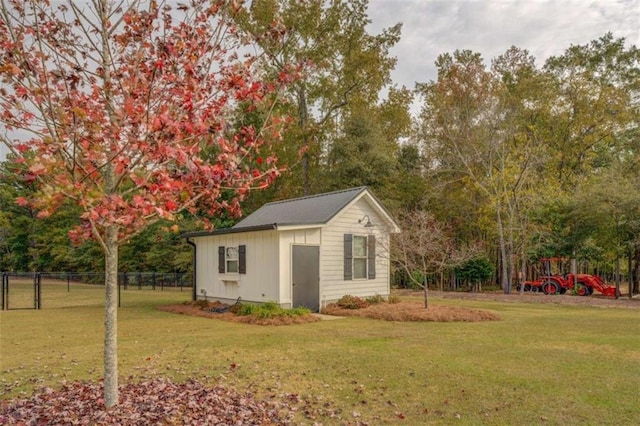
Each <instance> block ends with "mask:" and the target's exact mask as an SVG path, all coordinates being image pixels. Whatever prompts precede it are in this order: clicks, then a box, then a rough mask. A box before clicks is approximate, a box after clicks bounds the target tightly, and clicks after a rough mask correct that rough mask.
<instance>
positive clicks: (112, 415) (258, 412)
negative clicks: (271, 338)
mask: <svg viewBox="0 0 640 426" xmlns="http://www.w3.org/2000/svg"><path fill="white" fill-rule="evenodd" d="M119 392H120V393H119V396H120V399H119V404H118V405H117V406H115V407H113V408H111V409H109V410H106V409H105V407H104V403H103V399H102V397H103V385H102V383H85V382H74V383H69V384H66V385H64V386H63V387H62V388H61V389H59V390H54V389H51V388H42V389H40V390H39V391H37V392H36V393H34V395H33V396H32V397H31V398H28V399H17V400H13V401H3V402H2V404H1V405H0V424H19V425H27V424H33V425H36V424H37V425H54V424H92V425H107V424H120V425H138V424H171V425H194V424H198V425H201V424H215V425H284V424H290V423H291V418H292V415H293V412H294V411H295V407H292V406H290V405H289V402H291V401H293V402H295V399H294V400H292V399H291V398H286V397H283V398H278V399H277V400H276V399H272V400H266V401H258V400H256V399H255V398H254V397H253V395H252V394H250V393H244V394H242V393H238V392H236V391H235V390H232V389H227V388H225V387H222V386H215V387H210V386H206V385H204V384H202V383H199V382H197V381H195V380H190V381H188V382H186V383H182V384H176V383H172V382H171V381H168V380H166V379H161V378H159V379H154V380H151V381H147V382H142V383H130V384H125V385H122V386H120V387H119Z"/></svg>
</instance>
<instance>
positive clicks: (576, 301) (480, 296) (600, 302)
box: [393, 290, 640, 309]
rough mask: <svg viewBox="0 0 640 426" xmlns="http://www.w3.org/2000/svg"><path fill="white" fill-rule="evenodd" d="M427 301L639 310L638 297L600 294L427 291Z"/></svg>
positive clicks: (409, 293)
mask: <svg viewBox="0 0 640 426" xmlns="http://www.w3.org/2000/svg"><path fill="white" fill-rule="evenodd" d="M393 294H395V295H397V296H401V297H406V296H411V297H420V298H422V297H423V293H422V291H413V290H394V292H393ZM429 299H430V300H437V299H467V300H489V301H494V302H505V303H547V304H555V305H576V306H594V307H601V308H630V309H640V296H634V297H633V298H631V299H629V297H628V295H623V296H622V297H620V298H618V299H615V298H613V297H605V296H602V295H600V294H594V295H591V296H574V295H571V294H564V295H559V294H556V295H553V296H547V295H545V294H542V293H536V294H533V293H523V294H520V293H518V292H514V293H511V294H504V293H502V292H488V293H470V292H454V291H451V292H447V291H429Z"/></svg>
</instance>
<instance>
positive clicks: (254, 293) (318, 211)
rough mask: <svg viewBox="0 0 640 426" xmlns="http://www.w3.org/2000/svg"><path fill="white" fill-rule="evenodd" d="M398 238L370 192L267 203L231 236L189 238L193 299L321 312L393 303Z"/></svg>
mask: <svg viewBox="0 0 640 426" xmlns="http://www.w3.org/2000/svg"><path fill="white" fill-rule="evenodd" d="M399 231H400V229H399V227H398V225H397V223H396V222H395V221H394V220H393V218H392V217H391V215H389V213H388V212H387V211H386V210H385V208H384V207H383V206H382V204H380V202H379V201H378V200H377V199H376V197H375V196H374V195H373V194H372V193H371V191H369V189H368V188H367V187H358V188H352V189H347V190H343V191H335V192H330V193H326V194H319V195H313V196H308V197H302V198H295V199H291V200H284V201H277V202H273V203H268V204H265V205H264V206H262V207H261V208H259V209H258V210H256V211H255V212H254V213H253V214H251V215H249V216H247V217H246V218H245V219H243V220H242V221H241V222H239V223H238V224H236V225H235V226H233V227H232V228H227V229H218V230H215V231H211V232H191V233H187V234H184V237H186V238H187V241H188V242H189V243H190V244H191V245H192V246H193V247H194V276H195V278H194V281H195V287H194V299H196V298H199V299H204V298H206V299H210V300H219V301H221V302H226V303H233V302H235V301H236V300H237V299H238V298H240V299H241V300H242V301H243V302H256V303H261V302H269V301H274V302H276V303H278V304H280V305H281V306H282V307H297V306H306V307H308V308H310V309H312V310H314V311H318V310H319V309H320V308H321V307H322V306H325V305H326V304H327V303H330V302H333V301H336V300H338V299H340V298H341V297H342V296H344V295H346V294H350V295H353V296H359V297H368V296H374V295H376V294H378V295H381V296H388V295H389V288H390V284H389V282H390V262H389V248H390V245H389V236H390V234H391V233H397V232H399Z"/></svg>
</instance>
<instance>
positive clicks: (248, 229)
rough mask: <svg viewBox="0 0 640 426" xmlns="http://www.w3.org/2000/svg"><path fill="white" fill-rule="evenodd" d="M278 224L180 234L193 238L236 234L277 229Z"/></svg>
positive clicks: (183, 236)
mask: <svg viewBox="0 0 640 426" xmlns="http://www.w3.org/2000/svg"><path fill="white" fill-rule="evenodd" d="M277 228H278V226H277V225H276V224H275V223H270V224H267V225H257V226H247V227H246V228H223V229H216V230H214V231H194V232H185V233H184V234H182V235H180V237H182V238H191V237H208V236H211V235H224V234H236V233H239V232H251V231H266V230H268V229H277Z"/></svg>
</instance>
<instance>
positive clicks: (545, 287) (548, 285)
mask: <svg viewBox="0 0 640 426" xmlns="http://www.w3.org/2000/svg"><path fill="white" fill-rule="evenodd" d="M559 290H560V287H558V284H556V283H554V282H553V281H545V282H543V283H542V291H543V292H544V294H548V295H554V294H557V293H558V292H559Z"/></svg>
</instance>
